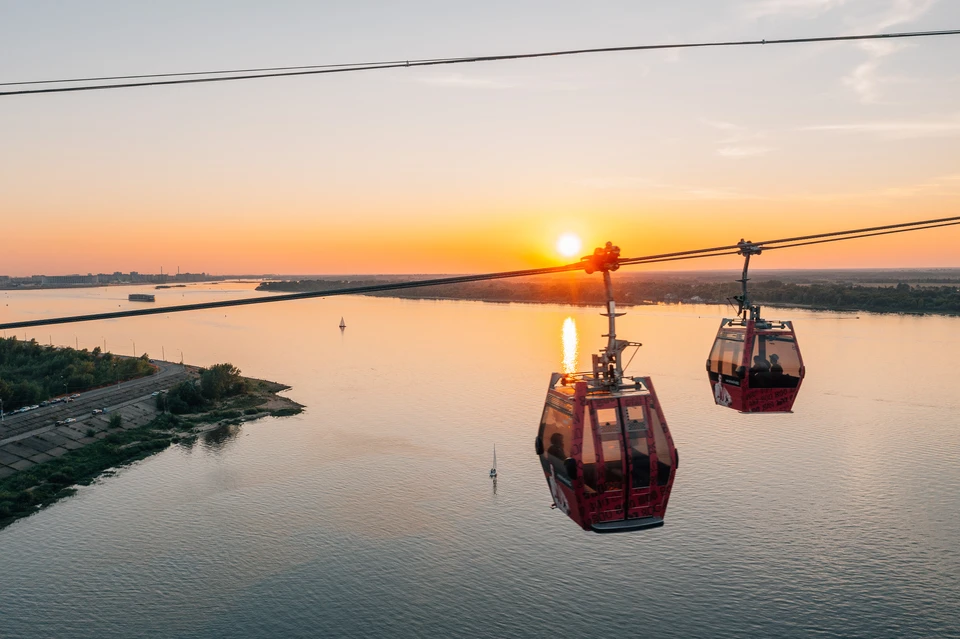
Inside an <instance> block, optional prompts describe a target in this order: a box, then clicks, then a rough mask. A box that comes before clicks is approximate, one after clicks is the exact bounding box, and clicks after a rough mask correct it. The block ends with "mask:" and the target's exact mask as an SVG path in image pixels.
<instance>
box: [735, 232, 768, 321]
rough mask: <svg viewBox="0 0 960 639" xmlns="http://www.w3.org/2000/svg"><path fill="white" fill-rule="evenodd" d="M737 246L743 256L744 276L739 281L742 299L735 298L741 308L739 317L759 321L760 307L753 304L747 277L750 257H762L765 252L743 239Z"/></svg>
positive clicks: (738, 311) (738, 310) (738, 312)
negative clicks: (748, 289) (761, 254)
mask: <svg viewBox="0 0 960 639" xmlns="http://www.w3.org/2000/svg"><path fill="white" fill-rule="evenodd" d="M737 246H738V247H739V248H740V250H739V251H737V252H738V253H739V254H740V255H742V256H743V275H741V276H740V279H739V280H738V281H739V282H740V287H741V288H740V290H741V293H740V297H737V298H734V299H736V300H737V304H738V305H739V308H738V309H737V315H739V316H740V317H742V318H743V319H744V320H747V319H752V320H759V319H760V306H759V305H754V304H752V303H751V300H750V294H749V292H748V291H747V282H748V281H749V280H750V278H749V277H747V271H748V270H749V269H750V256H752V255H760V253H762V252H763V247H761V246H759V245H757V244H754V243H753V242H751V241H749V240H743V239H741V240H740V242H739V243H738V244H737Z"/></svg>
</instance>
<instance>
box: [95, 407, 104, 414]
mask: <svg viewBox="0 0 960 639" xmlns="http://www.w3.org/2000/svg"><path fill="white" fill-rule="evenodd" d="M93 414H94V415H102V414H103V409H102V408H94V409H93Z"/></svg>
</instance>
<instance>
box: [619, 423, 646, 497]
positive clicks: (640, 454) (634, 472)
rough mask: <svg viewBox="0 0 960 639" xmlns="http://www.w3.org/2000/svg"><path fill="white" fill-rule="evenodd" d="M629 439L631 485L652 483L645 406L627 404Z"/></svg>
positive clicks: (637, 485) (640, 485)
mask: <svg viewBox="0 0 960 639" xmlns="http://www.w3.org/2000/svg"><path fill="white" fill-rule="evenodd" d="M624 412H625V413H626V418H627V439H628V440H629V442H630V486H631V487H632V488H646V487H647V486H649V485H650V452H649V450H647V420H646V416H645V415H644V412H643V406H627V407H626V408H625V409H624Z"/></svg>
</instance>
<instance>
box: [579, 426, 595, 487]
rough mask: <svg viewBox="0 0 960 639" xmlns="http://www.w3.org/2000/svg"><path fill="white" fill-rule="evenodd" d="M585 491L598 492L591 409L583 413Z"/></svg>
mask: <svg viewBox="0 0 960 639" xmlns="http://www.w3.org/2000/svg"><path fill="white" fill-rule="evenodd" d="M582 453H583V490H584V492H585V493H587V494H592V493H595V492H597V450H596V445H595V444H594V439H593V418H592V417H590V409H589V408H587V409H586V410H585V411H583V450H582Z"/></svg>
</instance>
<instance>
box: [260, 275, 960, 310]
mask: <svg viewBox="0 0 960 639" xmlns="http://www.w3.org/2000/svg"><path fill="white" fill-rule="evenodd" d="M654 277H655V276H651V279H649V280H646V279H636V278H631V279H620V280H618V279H617V278H616V277H615V278H614V290H615V294H616V296H617V301H618V302H620V303H621V304H644V303H667V304H669V303H677V302H686V303H707V304H723V303H726V302H728V301H730V300H732V298H733V297H734V296H735V295H739V294H740V284H739V283H737V282H733V281H731V282H703V281H697V280H694V279H689V280H683V279H677V278H672V279H670V280H657V279H653V278H654ZM382 283H383V282H382V281H373V280H371V281H351V282H347V281H342V280H301V281H298V282H294V281H291V282H264V283H263V284H261V285H260V286H259V287H258V290H267V291H277V292H280V291H284V292H287V291H290V292H293V291H323V290H337V289H342V288H345V287H347V286H351V287H352V286H363V285H366V284H382ZM370 295H375V296H380V297H403V298H411V299H431V298H448V299H451V298H452V299H465V300H481V301H492V302H534V303H550V304H582V305H597V306H600V305H603V303H604V293H603V286H602V285H601V284H600V282H599V280H596V281H593V280H591V279H587V278H584V277H582V276H580V275H579V274H576V275H569V276H566V277H564V276H560V277H552V278H529V279H527V278H524V279H518V280H513V281H503V280H496V281H490V282H471V283H468V284H446V285H442V286H431V287H426V288H418V289H403V290H399V291H384V292H379V293H370ZM750 295H751V298H752V299H753V301H754V302H756V303H759V304H779V305H783V306H790V305H796V306H810V307H814V308H821V309H828V310H860V311H875V312H881V313H946V314H960V287H957V286H956V285H953V286H911V285H909V284H907V283H905V282H901V283H898V284H896V285H895V286H861V285H858V284H852V283H844V282H817V283H812V284H795V283H785V282H782V281H779V280H767V281H751V282H750Z"/></svg>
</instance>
